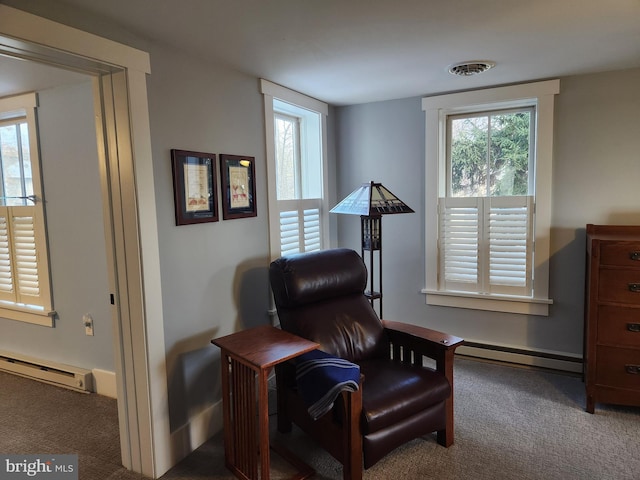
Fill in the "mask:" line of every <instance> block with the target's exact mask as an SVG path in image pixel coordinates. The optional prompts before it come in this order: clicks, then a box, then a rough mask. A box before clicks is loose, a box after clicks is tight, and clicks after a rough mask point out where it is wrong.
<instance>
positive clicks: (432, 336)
mask: <svg viewBox="0 0 640 480" xmlns="http://www.w3.org/2000/svg"><path fill="white" fill-rule="evenodd" d="M382 325H384V328H385V329H386V330H387V333H388V334H389V335H391V337H392V338H391V339H392V341H393V340H394V337H395V340H396V341H400V343H402V342H401V338H403V337H404V338H413V339H414V340H417V341H426V342H428V343H427V344H428V345H429V348H433V349H435V350H436V351H441V350H449V349H455V348H457V347H459V346H460V345H462V343H464V340H463V339H462V338H460V337H455V336H453V335H448V334H446V333H442V332H438V331H437V330H431V329H430V328H426V327H420V326H418V325H411V324H408V323H403V322H394V321H391V320H382Z"/></svg>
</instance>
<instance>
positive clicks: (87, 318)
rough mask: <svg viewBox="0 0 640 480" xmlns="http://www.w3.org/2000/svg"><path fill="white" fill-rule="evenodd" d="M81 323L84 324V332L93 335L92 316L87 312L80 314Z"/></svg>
mask: <svg viewBox="0 0 640 480" xmlns="http://www.w3.org/2000/svg"><path fill="white" fill-rule="evenodd" d="M82 323H83V324H84V333H85V334H86V335H89V336H92V337H93V318H92V317H91V315H89V314H88V313H85V314H84V315H83V316H82Z"/></svg>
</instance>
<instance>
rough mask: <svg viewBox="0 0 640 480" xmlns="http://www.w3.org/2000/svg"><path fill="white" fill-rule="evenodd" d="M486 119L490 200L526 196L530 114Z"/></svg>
mask: <svg viewBox="0 0 640 480" xmlns="http://www.w3.org/2000/svg"><path fill="white" fill-rule="evenodd" d="M490 118H491V124H490V135H491V136H490V138H491V143H490V144H491V158H490V172H491V175H490V179H491V181H490V188H491V196H492V197H497V196H504V195H509V196H511V195H527V194H528V193H529V151H530V150H529V138H530V134H529V132H530V128H529V126H530V124H531V112H529V111H527V112H515V113H502V114H497V115H492V116H491V117H490Z"/></svg>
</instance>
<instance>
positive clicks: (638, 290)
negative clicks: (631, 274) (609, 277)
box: [629, 283, 640, 293]
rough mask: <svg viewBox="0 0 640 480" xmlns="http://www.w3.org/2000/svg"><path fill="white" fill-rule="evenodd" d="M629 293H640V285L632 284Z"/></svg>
mask: <svg viewBox="0 0 640 480" xmlns="http://www.w3.org/2000/svg"><path fill="white" fill-rule="evenodd" d="M629 291H630V292H633V293H640V283H630V284H629Z"/></svg>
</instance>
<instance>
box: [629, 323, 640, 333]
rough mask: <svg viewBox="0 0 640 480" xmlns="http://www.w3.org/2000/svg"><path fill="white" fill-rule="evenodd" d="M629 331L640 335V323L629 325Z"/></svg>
mask: <svg viewBox="0 0 640 480" xmlns="http://www.w3.org/2000/svg"><path fill="white" fill-rule="evenodd" d="M627 330H629V331H630V332H636V333H640V323H627Z"/></svg>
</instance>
